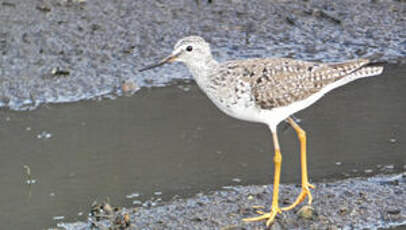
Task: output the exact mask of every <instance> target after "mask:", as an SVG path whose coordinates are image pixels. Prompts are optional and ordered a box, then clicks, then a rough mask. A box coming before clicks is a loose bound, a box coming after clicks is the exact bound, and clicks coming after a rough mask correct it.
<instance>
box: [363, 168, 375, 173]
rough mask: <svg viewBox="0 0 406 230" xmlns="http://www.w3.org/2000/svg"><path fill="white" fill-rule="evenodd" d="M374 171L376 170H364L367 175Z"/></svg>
mask: <svg viewBox="0 0 406 230" xmlns="http://www.w3.org/2000/svg"><path fill="white" fill-rule="evenodd" d="M373 171H374V170H372V169H365V170H364V172H365V173H372V172H373Z"/></svg>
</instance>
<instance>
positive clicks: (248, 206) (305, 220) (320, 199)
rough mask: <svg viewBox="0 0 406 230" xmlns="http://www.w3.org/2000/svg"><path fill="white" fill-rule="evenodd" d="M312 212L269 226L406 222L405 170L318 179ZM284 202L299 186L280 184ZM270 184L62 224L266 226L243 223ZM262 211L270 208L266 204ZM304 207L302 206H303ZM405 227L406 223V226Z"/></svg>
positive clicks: (265, 199) (105, 208) (103, 210)
mask: <svg viewBox="0 0 406 230" xmlns="http://www.w3.org/2000/svg"><path fill="white" fill-rule="evenodd" d="M316 186H317V188H316V189H315V190H314V191H313V196H314V202H313V204H312V209H313V211H311V212H309V213H307V212H306V213H304V212H300V211H298V210H299V207H297V208H296V209H294V210H293V211H288V212H283V213H282V214H281V215H279V216H278V218H277V219H276V222H275V223H274V224H273V226H272V227H271V228H270V229H275V230H276V229H376V228H389V227H393V226H397V225H402V224H406V202H404V201H405V200H406V192H405V191H406V173H404V174H400V175H391V176H377V177H372V178H353V179H347V180H342V181H336V182H331V183H319V184H316ZM280 189H281V194H280V200H281V202H280V203H281V204H282V205H288V204H290V203H291V202H293V199H294V197H295V196H296V195H297V194H299V192H300V187H299V186H295V185H282V186H281V188H280ZM271 197H272V188H271V186H237V187H235V186H230V187H227V188H226V189H224V190H222V191H216V192H210V193H209V194H198V195H196V196H195V197H193V198H190V199H175V200H173V201H170V202H164V203H163V204H161V205H159V206H158V207H147V206H148V205H149V204H150V203H151V201H148V202H146V203H144V206H146V207H138V208H134V209H119V210H118V211H113V210H112V208H111V207H110V205H108V204H102V205H101V206H94V207H93V209H92V212H91V213H90V215H89V221H88V222H87V223H75V224H60V225H59V227H61V228H65V229H75V230H79V229H90V228H91V227H92V226H94V227H98V228H99V229H107V228H109V227H111V228H113V229H119V228H120V227H127V228H128V229H223V230H226V229H227V230H231V229H233V230H237V229H264V228H265V225H264V223H263V222H259V223H244V222H242V221H241V219H242V218H246V217H251V216H255V215H256V210H257V209H256V208H252V206H258V205H263V206H265V207H269V206H270V203H271ZM265 210H268V209H267V208H265ZM302 210H303V209H302ZM405 227H406V225H405Z"/></svg>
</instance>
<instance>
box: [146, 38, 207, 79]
mask: <svg viewBox="0 0 406 230" xmlns="http://www.w3.org/2000/svg"><path fill="white" fill-rule="evenodd" d="M211 59H212V56H211V51H210V45H209V43H207V42H206V41H205V40H204V39H203V38H201V37H199V36H189V37H185V38H182V39H181V40H179V41H178V42H177V43H176V45H175V47H174V50H173V52H172V54H171V55H169V56H168V57H166V58H164V59H162V60H161V61H160V62H158V63H156V64H152V65H149V66H146V67H144V68H142V69H140V70H139V71H140V72H141V71H145V70H148V69H152V68H155V67H158V66H161V65H163V64H165V63H172V62H175V61H178V62H183V63H185V64H187V65H193V64H195V63H201V62H202V61H203V62H204V61H205V60H211Z"/></svg>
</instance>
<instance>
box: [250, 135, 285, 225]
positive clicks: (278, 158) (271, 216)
mask: <svg viewBox="0 0 406 230" xmlns="http://www.w3.org/2000/svg"><path fill="white" fill-rule="evenodd" d="M272 136H273V141H274V147H275V156H274V164H275V174H274V184H273V196H272V207H271V211H270V212H269V213H265V212H263V211H258V213H259V214H262V215H261V216H258V217H252V218H246V219H243V221H247V222H252V221H260V220H266V226H270V225H271V224H272V222H273V221H274V220H275V217H276V215H277V214H278V213H281V212H282V211H281V209H280V208H279V203H278V195H279V179H280V175H281V163H282V155H281V152H280V148H279V142H278V135H277V133H276V131H275V132H274V131H272Z"/></svg>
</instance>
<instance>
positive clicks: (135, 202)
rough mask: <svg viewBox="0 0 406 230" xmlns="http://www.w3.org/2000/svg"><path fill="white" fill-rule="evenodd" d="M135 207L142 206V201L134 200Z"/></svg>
mask: <svg viewBox="0 0 406 230" xmlns="http://www.w3.org/2000/svg"><path fill="white" fill-rule="evenodd" d="M133 205H142V201H140V200H133Z"/></svg>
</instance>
